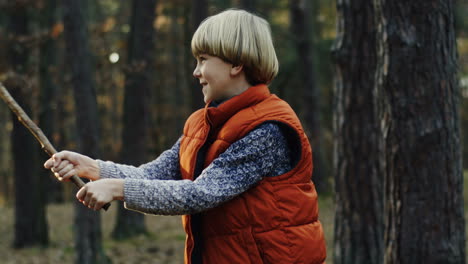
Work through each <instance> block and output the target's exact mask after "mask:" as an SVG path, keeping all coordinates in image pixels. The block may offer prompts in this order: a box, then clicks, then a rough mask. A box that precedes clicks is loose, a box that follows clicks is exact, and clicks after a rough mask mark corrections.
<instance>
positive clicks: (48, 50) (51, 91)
mask: <svg viewBox="0 0 468 264" xmlns="http://www.w3.org/2000/svg"><path fill="white" fill-rule="evenodd" d="M56 6H57V1H56V0H47V1H46V2H45V6H44V8H43V9H42V10H40V11H39V12H40V24H41V28H42V29H43V30H47V31H50V30H52V29H53V27H54V26H55V24H56V23H57V18H56V10H57V9H56ZM56 49H57V45H56V43H55V39H53V38H52V37H48V38H47V39H46V40H45V41H44V42H42V43H41V45H40V47H39V54H40V58H39V79H40V91H41V92H40V107H41V111H40V113H39V127H40V128H41V129H42V131H43V132H44V134H45V136H46V137H47V138H48V139H50V140H51V143H52V145H54V146H56V142H55V141H54V138H55V137H54V134H56V133H57V126H56V125H55V124H56V123H57V121H58V118H57V85H56V83H55V81H54V77H55V76H56V72H57V58H56ZM40 153H41V160H46V159H48V158H49V157H48V156H47V154H46V153H44V152H43V151H41V152H40ZM43 172H44V173H43V175H42V178H43V181H44V184H45V185H46V186H47V200H48V202H63V185H62V184H61V183H60V182H59V181H57V179H55V177H51V173H50V171H46V170H43Z"/></svg>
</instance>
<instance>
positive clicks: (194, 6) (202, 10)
mask: <svg viewBox="0 0 468 264" xmlns="http://www.w3.org/2000/svg"><path fill="white" fill-rule="evenodd" d="M207 16H208V3H207V0H191V19H190V20H191V21H190V23H189V25H190V28H189V32H190V33H189V35H190V37H189V38H188V43H187V44H188V54H189V55H191V54H192V52H191V49H190V43H191V40H192V36H193V34H194V33H195V31H196V30H197V28H198V26H199V25H200V24H201V22H202V21H203V20H204V19H205V18H206V17H207ZM187 65H188V66H187V67H188V68H187V76H188V78H189V80H190V81H189V85H190V91H191V94H192V98H191V99H192V100H191V105H192V110H193V111H195V110H198V109H200V108H203V106H204V105H205V103H204V101H203V93H202V87H201V85H200V83H199V82H198V79H196V78H195V77H193V74H192V73H193V70H194V69H195V59H194V58H193V56H187Z"/></svg>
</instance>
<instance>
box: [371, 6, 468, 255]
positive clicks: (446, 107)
mask: <svg viewBox="0 0 468 264" xmlns="http://www.w3.org/2000/svg"><path fill="white" fill-rule="evenodd" d="M373 4H374V8H375V14H376V15H375V17H376V20H375V21H376V22H375V23H376V25H377V28H378V29H379V30H378V33H377V38H376V39H377V40H378V45H377V46H378V59H377V67H376V68H377V69H378V72H377V75H376V78H377V79H376V87H375V94H377V95H380V96H379V97H377V99H378V101H377V102H378V104H379V109H380V111H379V119H380V120H381V133H382V135H383V138H382V147H383V150H384V151H382V152H381V155H380V159H381V163H382V164H383V165H384V166H385V196H386V197H385V201H386V202H385V220H386V225H385V226H386V228H385V256H384V263H387V264H390V263H401V264H406V263H429V264H430V263H444V264H445V263H447V264H449V263H465V222H464V214H463V195H462V192H463V174H462V163H461V149H460V127H459V121H460V120H459V113H458V107H459V105H458V101H459V87H458V82H457V50H456V41H455V34H454V7H453V1H442V0H437V1H432V2H430V3H429V2H427V1H422V0H416V1H412V2H407V1H403V0H396V1H382V0H374V1H373Z"/></svg>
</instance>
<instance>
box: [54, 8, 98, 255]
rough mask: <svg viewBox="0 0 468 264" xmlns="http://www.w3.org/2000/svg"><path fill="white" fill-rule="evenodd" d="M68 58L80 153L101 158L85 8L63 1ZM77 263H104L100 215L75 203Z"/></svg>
mask: <svg viewBox="0 0 468 264" xmlns="http://www.w3.org/2000/svg"><path fill="white" fill-rule="evenodd" d="M62 3H63V12H64V13H63V20H64V29H65V46H66V51H67V52H66V58H67V61H68V63H69V65H70V68H71V85H72V86H73V91H74V100H75V109H76V111H75V112H76V125H77V134H78V139H77V141H78V151H79V152H81V153H83V154H85V155H88V156H90V157H93V158H95V157H97V156H99V129H98V111H97V102H96V92H95V88H94V84H93V78H92V73H91V70H90V69H91V66H90V55H89V51H88V35H87V28H86V20H85V6H84V4H85V3H84V2H82V1H74V0H63V2H62ZM74 221H75V227H76V228H75V230H74V231H75V247H76V253H77V256H76V261H75V262H76V263H80V264H81V263H104V262H106V260H107V259H106V257H105V255H104V252H103V249H102V237H101V225H100V213H99V212H95V211H92V210H90V209H88V208H86V207H84V206H83V205H82V204H80V203H78V202H75V219H74Z"/></svg>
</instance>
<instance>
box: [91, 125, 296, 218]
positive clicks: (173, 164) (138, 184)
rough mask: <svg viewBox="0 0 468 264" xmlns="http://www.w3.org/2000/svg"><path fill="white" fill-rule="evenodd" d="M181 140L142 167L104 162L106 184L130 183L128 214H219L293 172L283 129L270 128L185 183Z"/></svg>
mask: <svg viewBox="0 0 468 264" xmlns="http://www.w3.org/2000/svg"><path fill="white" fill-rule="evenodd" d="M179 148H180V139H179V140H178V141H177V142H176V143H175V144H174V146H173V147H172V148H171V149H169V150H166V151H164V152H163V153H162V154H161V155H160V156H159V157H158V158H157V159H155V160H153V161H151V162H149V163H146V164H143V165H141V166H139V167H133V166H127V165H122V164H116V163H113V162H110V161H101V160H98V163H99V167H100V170H101V178H103V179H104V178H117V179H125V184H124V201H125V207H126V208H127V209H131V210H136V211H140V212H143V213H150V214H160V215H182V214H194V213H199V212H201V211H204V210H207V209H210V208H214V207H216V206H218V205H220V204H222V203H224V202H227V201H229V200H231V199H232V198H234V197H236V196H237V195H240V194H242V193H243V192H245V191H247V190H248V189H249V188H251V187H253V186H254V185H255V184H257V183H258V182H259V181H261V180H262V178H263V177H273V176H277V175H281V174H283V173H286V172H288V171H289V170H291V158H290V156H291V153H290V150H289V148H288V145H287V142H286V139H285V137H284V135H283V133H282V131H281V129H280V127H279V126H278V125H277V124H274V123H265V124H262V125H261V126H259V127H258V128H256V129H254V130H252V131H251V132H250V133H249V134H247V135H246V136H245V137H244V138H242V139H240V140H238V141H237V142H234V143H233V144H232V145H231V146H230V147H229V148H228V149H227V150H226V151H225V152H224V153H222V154H221V155H219V157H218V158H216V159H215V160H214V161H213V162H212V163H211V164H210V165H209V166H208V167H207V168H205V169H204V170H203V171H202V173H201V174H200V176H198V177H197V178H196V179H195V180H194V181H191V180H182V179H181V174H180V168H179Z"/></svg>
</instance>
